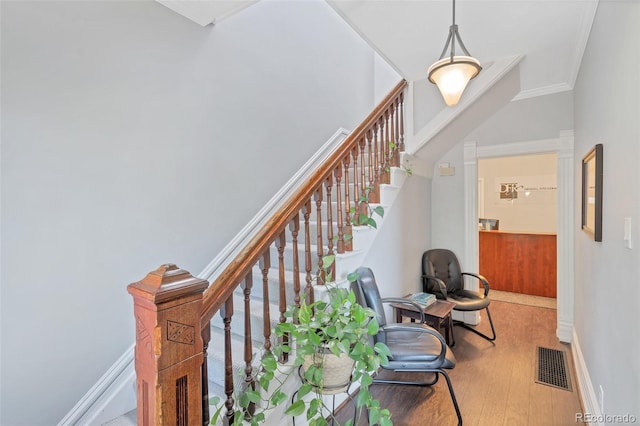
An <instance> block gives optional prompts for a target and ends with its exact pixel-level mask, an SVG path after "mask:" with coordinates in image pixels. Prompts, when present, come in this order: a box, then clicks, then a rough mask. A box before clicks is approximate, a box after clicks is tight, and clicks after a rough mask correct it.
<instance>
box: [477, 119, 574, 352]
mask: <svg viewBox="0 0 640 426" xmlns="http://www.w3.org/2000/svg"><path fill="white" fill-rule="evenodd" d="M543 152H555V153H556V154H557V156H558V166H557V176H558V205H557V209H558V215H557V216H558V231H557V268H558V270H557V277H558V278H557V280H558V281H557V303H558V315H557V318H558V319H557V328H556V335H557V337H558V339H559V340H560V341H562V342H567V343H570V342H571V340H572V338H573V333H572V330H573V305H574V300H573V299H574V296H573V295H574V271H573V236H574V214H573V212H574V210H573V209H574V192H575V188H574V186H575V179H574V165H573V159H574V152H573V131H572V130H569V131H562V132H560V134H559V135H558V138H555V139H543V140H537V141H527V142H516V143H509V144H501V145H491V146H481V147H476V143H475V142H466V143H465V145H464V170H465V184H464V191H465V200H466V201H465V203H466V204H465V244H466V247H467V248H466V250H467V251H466V252H465V256H466V259H465V262H466V264H467V265H468V267H471V266H472V265H474V263H473V262H474V260H473V259H475V262H476V263H475V265H476V266H477V264H478V263H477V262H478V225H477V224H478V213H477V196H478V194H477V192H478V184H477V175H478V168H477V164H478V159H480V158H492V157H507V156H515V155H527V154H539V153H543Z"/></svg>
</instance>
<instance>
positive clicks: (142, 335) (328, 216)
mask: <svg viewBox="0 0 640 426" xmlns="http://www.w3.org/2000/svg"><path fill="white" fill-rule="evenodd" d="M406 85H407V83H406V81H402V82H400V83H398V84H397V85H396V87H394V88H393V90H392V91H391V92H390V93H389V94H388V95H387V96H386V97H385V98H384V99H383V101H382V102H381V103H380V104H379V105H378V106H377V107H376V108H375V109H374V110H373V111H372V112H371V113H370V114H369V115H368V116H367V117H366V118H365V120H364V121H363V122H362V123H361V124H360V125H359V126H358V127H357V128H356V129H355V130H354V131H353V132H352V133H351V134H350V135H349V136H348V137H347V138H346V139H345V140H344V141H343V142H342V144H341V145H340V146H338V147H337V148H336V149H335V150H334V151H333V152H332V153H331V154H329V156H328V157H327V159H326V160H324V162H323V163H322V164H321V165H320V166H319V167H318V168H317V169H316V170H314V171H313V172H312V173H311V174H310V176H309V177H308V178H307V179H306V180H305V182H304V183H303V184H301V185H300V186H299V187H298V189H296V190H295V191H294V192H293V193H292V194H291V196H289V197H288V198H287V199H286V200H285V201H284V203H283V204H282V207H280V208H278V209H277V210H276V212H275V213H274V214H273V215H272V216H271V217H269V218H268V219H267V221H266V223H265V224H264V225H263V226H262V228H261V229H260V230H258V232H257V234H256V235H255V236H254V237H253V238H251V240H250V241H249V242H248V243H247V245H245V246H244V247H243V248H242V249H241V250H240V252H239V253H238V254H237V255H236V257H235V258H234V259H233V260H232V261H231V262H230V263H229V264H228V265H227V266H226V267H225V268H224V270H223V271H222V273H221V274H220V275H219V276H218V277H217V278H216V279H215V281H214V282H213V283H212V284H211V285H210V286H208V284H209V283H208V282H207V281H205V280H201V279H197V278H194V277H192V276H191V275H190V274H189V273H188V272H187V271H183V270H181V269H179V268H178V267H176V266H175V265H170V264H167V265H162V266H161V267H160V268H159V269H158V270H156V271H154V272H151V273H150V274H148V275H147V277H145V279H143V280H142V281H140V282H137V283H133V284H131V285H130V286H129V292H130V293H131V294H132V295H133V297H134V301H135V309H134V314H135V317H136V372H137V375H138V377H137V379H136V383H137V389H138V424H141V425H143V426H148V425H154V424H155V425H160V424H176V425H177V426H191V425H194V424H202V425H203V426H207V425H208V422H209V417H210V413H209V410H208V408H209V402H208V397H209V390H208V374H209V373H208V367H207V361H206V358H207V354H208V353H211V352H212V351H213V350H214V348H215V349H217V350H215V352H216V353H218V352H219V351H220V350H222V351H223V352H224V386H223V388H224V394H225V395H226V396H225V397H223V404H224V407H226V413H225V414H224V415H225V416H226V420H225V421H226V422H227V423H229V424H231V423H232V422H233V416H234V410H233V407H234V389H235V386H236V385H235V384H234V380H235V375H234V368H235V367H234V364H233V362H234V360H233V355H232V348H233V347H234V344H233V340H232V331H231V325H232V321H233V316H234V297H233V293H234V291H235V290H236V289H237V288H238V287H240V288H241V289H242V294H241V295H240V294H238V297H236V298H235V299H238V298H239V297H242V300H237V302H235V303H237V304H238V307H239V314H240V313H241V314H242V315H241V317H242V321H243V324H244V331H243V333H242V337H243V343H242V345H243V347H244V348H243V349H244V351H243V355H242V356H241V358H242V361H240V360H237V362H238V365H242V368H243V369H244V380H243V384H242V385H240V386H242V387H244V388H253V387H254V386H255V383H254V381H253V374H252V373H253V371H254V367H255V366H254V364H253V355H254V353H255V350H254V349H255V345H254V339H253V337H252V334H253V331H252V309H251V301H252V289H253V288H254V287H258V288H259V287H260V286H254V285H253V281H254V274H255V275H256V276H259V277H260V278H258V279H260V280H261V281H262V286H261V287H262V293H263V294H262V301H261V302H258V301H257V300H256V303H262V314H263V317H262V318H258V319H257V321H262V324H256V328H257V327H259V328H261V329H262V334H263V335H264V342H261V343H257V345H259V346H260V347H261V348H262V349H263V350H264V351H266V352H269V351H270V350H271V344H272V342H271V340H272V339H274V337H273V336H272V333H271V326H272V323H273V322H272V321H274V320H276V321H279V322H284V321H287V320H288V319H287V315H286V308H287V303H288V302H287V301H290V302H292V303H294V304H295V305H296V306H299V304H300V303H301V299H302V297H305V298H306V300H308V301H309V302H311V301H312V300H313V289H312V283H313V277H312V271H313V270H314V268H317V269H316V272H315V273H314V274H315V275H316V278H317V281H316V284H318V285H320V284H324V282H325V281H326V276H329V274H331V275H335V274H334V272H335V270H329V269H326V270H325V266H324V260H325V259H324V256H326V255H333V254H334V253H335V252H336V251H337V253H346V252H349V251H351V250H353V248H352V246H351V243H350V242H348V241H350V239H349V238H347V235H346V234H348V235H349V236H350V234H351V226H352V219H354V222H353V224H354V225H363V224H364V219H361V218H359V215H358V214H355V213H354V212H357V213H363V210H364V213H365V216H364V217H365V218H367V219H370V218H369V217H368V216H367V215H368V214H369V211H370V208H369V206H368V204H369V203H377V202H379V201H380V198H379V186H380V184H384V183H389V175H390V173H389V172H390V169H391V167H393V166H397V165H398V161H397V160H395V159H394V158H393V157H394V156H395V157H397V156H398V155H399V153H398V151H399V150H400V149H401V148H399V147H400V146H401V145H402V144H403V140H404V134H403V127H402V123H401V120H402V118H401V117H402V114H403V112H402V108H403V102H404V99H403V90H404V89H405V87H406ZM399 120H400V123H398V121H399ZM392 142H393V144H392ZM351 157H353V162H351ZM358 160H359V161H358ZM351 164H353V168H352V166H351ZM350 176H353V181H351V178H350ZM352 190H353V192H351V191H352ZM352 201H353V205H352ZM334 208H335V215H334V214H333V213H334ZM351 215H353V218H352V217H351ZM312 217H313V218H314V219H315V222H314V226H315V228H316V229H315V235H311V232H310V229H311V223H312ZM301 220H302V223H301ZM369 223H370V222H369ZM323 228H324V229H325V230H326V234H325V235H324V236H323ZM334 231H335V234H334ZM288 236H289V237H290V238H291V240H288V239H287V237H288ZM334 236H335V239H336V241H335V243H336V244H335V245H334ZM301 240H304V241H301ZM274 243H275V244H274ZM314 243H315V244H317V245H316V246H315V247H313V244H314ZM272 249H277V266H276V265H275V262H274V263H272V262H271V256H272V252H271V250H272ZM334 249H335V251H334ZM285 250H286V251H288V253H290V254H291V256H285ZM300 251H302V252H303V253H304V255H303V256H301V255H300ZM314 254H315V256H316V257H315V258H313V257H312V256H313V255H314ZM316 259H317V263H316ZM303 262H304V265H303ZM271 265H273V270H276V269H277V272H278V283H277V289H274V290H273V293H274V294H275V297H274V298H273V299H271V298H270V295H269V293H270V291H271V289H270V287H271V283H270V281H271V279H272V278H270V277H269V272H270V270H271ZM255 266H257V267H259V269H260V270H259V271H254V270H253V268H254V267H255ZM334 267H335V263H333V264H332V265H331V268H332V269H333V268H334ZM287 270H288V271H290V273H291V274H293V275H292V279H291V280H288V279H287V278H286V276H285V271H287ZM301 274H304V281H305V288H304V290H303V291H301V290H302V289H301V280H302V279H303V278H302V277H301ZM289 284H291V286H289ZM205 288H206V291H205ZM203 292H204V293H203ZM288 293H290V294H288ZM259 297H260V296H259V295H257V298H259ZM276 301H277V306H276V305H275V304H274V305H272V304H271V303H275V302H276ZM270 306H272V307H273V312H272V313H273V317H272V313H271V311H270V309H271V308H270ZM217 312H219V313H220V316H221V317H222V324H221V325H222V327H221V328H217V330H218V332H222V334H223V336H217V337H215V339H216V341H215V342H213V343H214V344H212V345H209V342H210V339H211V338H212V330H211V328H210V327H211V325H210V321H211V319H212V318H213V316H214V314H216V313H217ZM278 314H279V316H278V317H277V318H276V317H275V316H276V315H278ZM294 321H295V319H294ZM289 337H290V336H287V335H284V336H277V339H279V340H280V341H281V342H282V343H287V342H288V339H289ZM286 360H287V359H286V356H282V357H281V358H280V361H281V362H286ZM218 378H219V377H218ZM194 399H195V400H199V401H200V400H201V402H202V403H201V404H200V402H198V403H197V404H191V403H189V402H190V401H194ZM252 410H253V409H252V407H251V406H250V407H249V408H248V412H249V413H251V412H252ZM218 413H219V411H218Z"/></svg>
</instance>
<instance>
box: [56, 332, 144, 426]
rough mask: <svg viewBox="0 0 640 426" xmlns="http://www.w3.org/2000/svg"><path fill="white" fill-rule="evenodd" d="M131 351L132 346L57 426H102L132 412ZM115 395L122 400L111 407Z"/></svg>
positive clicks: (132, 379) (133, 370)
mask: <svg viewBox="0 0 640 426" xmlns="http://www.w3.org/2000/svg"><path fill="white" fill-rule="evenodd" d="M134 348H135V344H133V345H131V346H130V347H129V349H127V351H126V352H125V353H123V354H122V356H120V358H119V359H118V360H117V361H116V362H115V363H114V364H113V365H112V366H111V368H109V370H108V371H107V372H106V373H105V374H104V375H103V376H102V377H100V379H99V380H98V381H97V382H96V383H95V384H94V385H93V386H92V387H91V389H89V391H88V392H87V393H86V394H85V395H84V396H83V397H82V399H81V400H80V401H78V403H77V404H76V405H75V406H74V407H73V408H72V409H71V411H69V412H68V413H67V415H66V416H64V418H63V419H62V420H60V422H59V423H58V426H72V425H88V424H102V423H104V422H106V421H109V420H111V419H113V418H115V417H118V416H120V415H122V414H124V413H127V412H129V411H131V410H132V409H134V408H135V366H134ZM127 388H128V389H129V392H124V393H123V392H122V391H123V390H125V391H126V390H127ZM118 395H121V396H122V398H121V400H120V401H117V403H115V404H114V402H116V398H117V397H118ZM131 395H133V399H132V398H131ZM110 406H111V407H110Z"/></svg>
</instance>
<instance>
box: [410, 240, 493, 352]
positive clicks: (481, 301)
mask: <svg viewBox="0 0 640 426" xmlns="http://www.w3.org/2000/svg"><path fill="white" fill-rule="evenodd" d="M464 276H470V277H473V278H475V279H477V280H479V281H480V282H481V283H482V285H483V287H484V294H481V293H478V292H477V291H471V290H465V288H464ZM422 287H423V291H425V292H427V293H434V294H435V295H436V296H438V298H441V299H447V300H449V301H451V302H454V303H455V304H456V306H455V307H454V308H453V309H454V310H456V311H480V310H482V309H485V310H486V311H487V317H488V318H489V324H490V325H491V333H492V336H491V337H490V336H487V335H486V334H484V333H481V332H479V331H478V330H476V329H475V328H473V327H471V326H469V325H468V324H465V323H464V322H461V321H455V322H454V325H460V326H462V327H464V328H466V329H468V330H470V331H472V332H474V333H476V334H478V335H480V336H482V337H484V338H485V339H487V340H489V341H491V342H493V341H494V340H496V330H495V328H494V327H493V321H492V320H491V312H489V303H491V301H490V300H489V282H488V281H487V279H486V278H485V277H483V276H482V275H479V274H474V273H471V272H462V270H461V269H460V262H458V258H457V257H456V255H455V254H454V253H453V252H452V251H451V250H446V249H432V250H427V251H425V252H424V253H423V254H422Z"/></svg>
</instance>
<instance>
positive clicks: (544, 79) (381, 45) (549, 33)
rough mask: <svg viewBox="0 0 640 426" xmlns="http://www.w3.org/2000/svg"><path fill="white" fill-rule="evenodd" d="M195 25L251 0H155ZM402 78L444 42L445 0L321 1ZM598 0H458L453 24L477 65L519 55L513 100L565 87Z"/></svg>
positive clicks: (420, 73)
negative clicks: (518, 78)
mask: <svg viewBox="0 0 640 426" xmlns="http://www.w3.org/2000/svg"><path fill="white" fill-rule="evenodd" d="M158 1H159V2H160V3H162V4H164V5H165V6H167V7H169V8H171V9H173V10H175V11H176V12H178V13H180V14H182V15H184V16H186V17H188V18H190V19H192V20H194V21H195V22H197V23H199V24H200V25H207V24H209V23H212V22H213V23H215V22H217V21H219V20H220V19H223V18H225V17H227V16H230V15H231V14H233V13H235V12H237V11H240V10H242V9H244V8H245V7H248V6H250V5H251V4H253V3H255V1H251V0H211V1H208V0H200V1H193V0H158ZM327 1H328V3H329V4H330V5H331V6H332V7H333V8H334V9H335V10H336V11H337V12H338V13H339V14H340V15H341V16H342V17H343V18H344V19H345V20H346V21H347V22H348V23H349V24H350V25H351V26H352V27H353V28H354V29H355V30H356V31H357V32H358V33H359V34H360V35H361V36H362V37H363V38H364V39H365V40H367V42H368V43H369V44H370V45H371V46H372V47H373V48H374V49H375V50H376V51H377V52H378V53H379V54H380V55H381V56H382V57H384V58H385V59H386V60H387V61H388V62H389V63H390V64H391V65H392V66H393V67H394V68H395V70H396V71H397V72H398V73H399V74H400V75H401V76H403V77H404V78H405V79H407V80H408V81H419V80H424V79H425V78H426V70H427V68H428V67H429V65H431V63H433V62H435V61H436V60H437V59H438V57H439V56H440V53H441V52H442V49H443V47H444V44H445V41H446V38H447V35H448V31H449V25H451V23H452V3H451V1H449V0H383V1H372V0H327ZM597 4H598V0H458V1H457V2H456V23H457V24H458V26H459V32H460V36H461V37H462V40H463V42H464V44H465V45H466V47H467V49H468V50H469V52H470V53H471V54H472V56H474V57H476V58H478V59H479V60H480V62H481V63H482V64H483V65H484V64H490V63H493V62H495V61H498V60H500V59H502V58H506V57H512V56H514V55H524V59H523V60H522V62H521V64H520V93H519V94H518V95H517V96H516V98H526V97H532V96H539V95H545V94H550V93H556V92H561V91H566V90H571V89H572V88H573V85H574V83H575V80H576V76H577V73H578V69H579V66H580V61H581V59H582V54H583V51H584V48H585V46H586V43H587V38H588V36H589V31H590V29H591V24H592V22H593V18H594V15H595V10H596V7H597Z"/></svg>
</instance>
